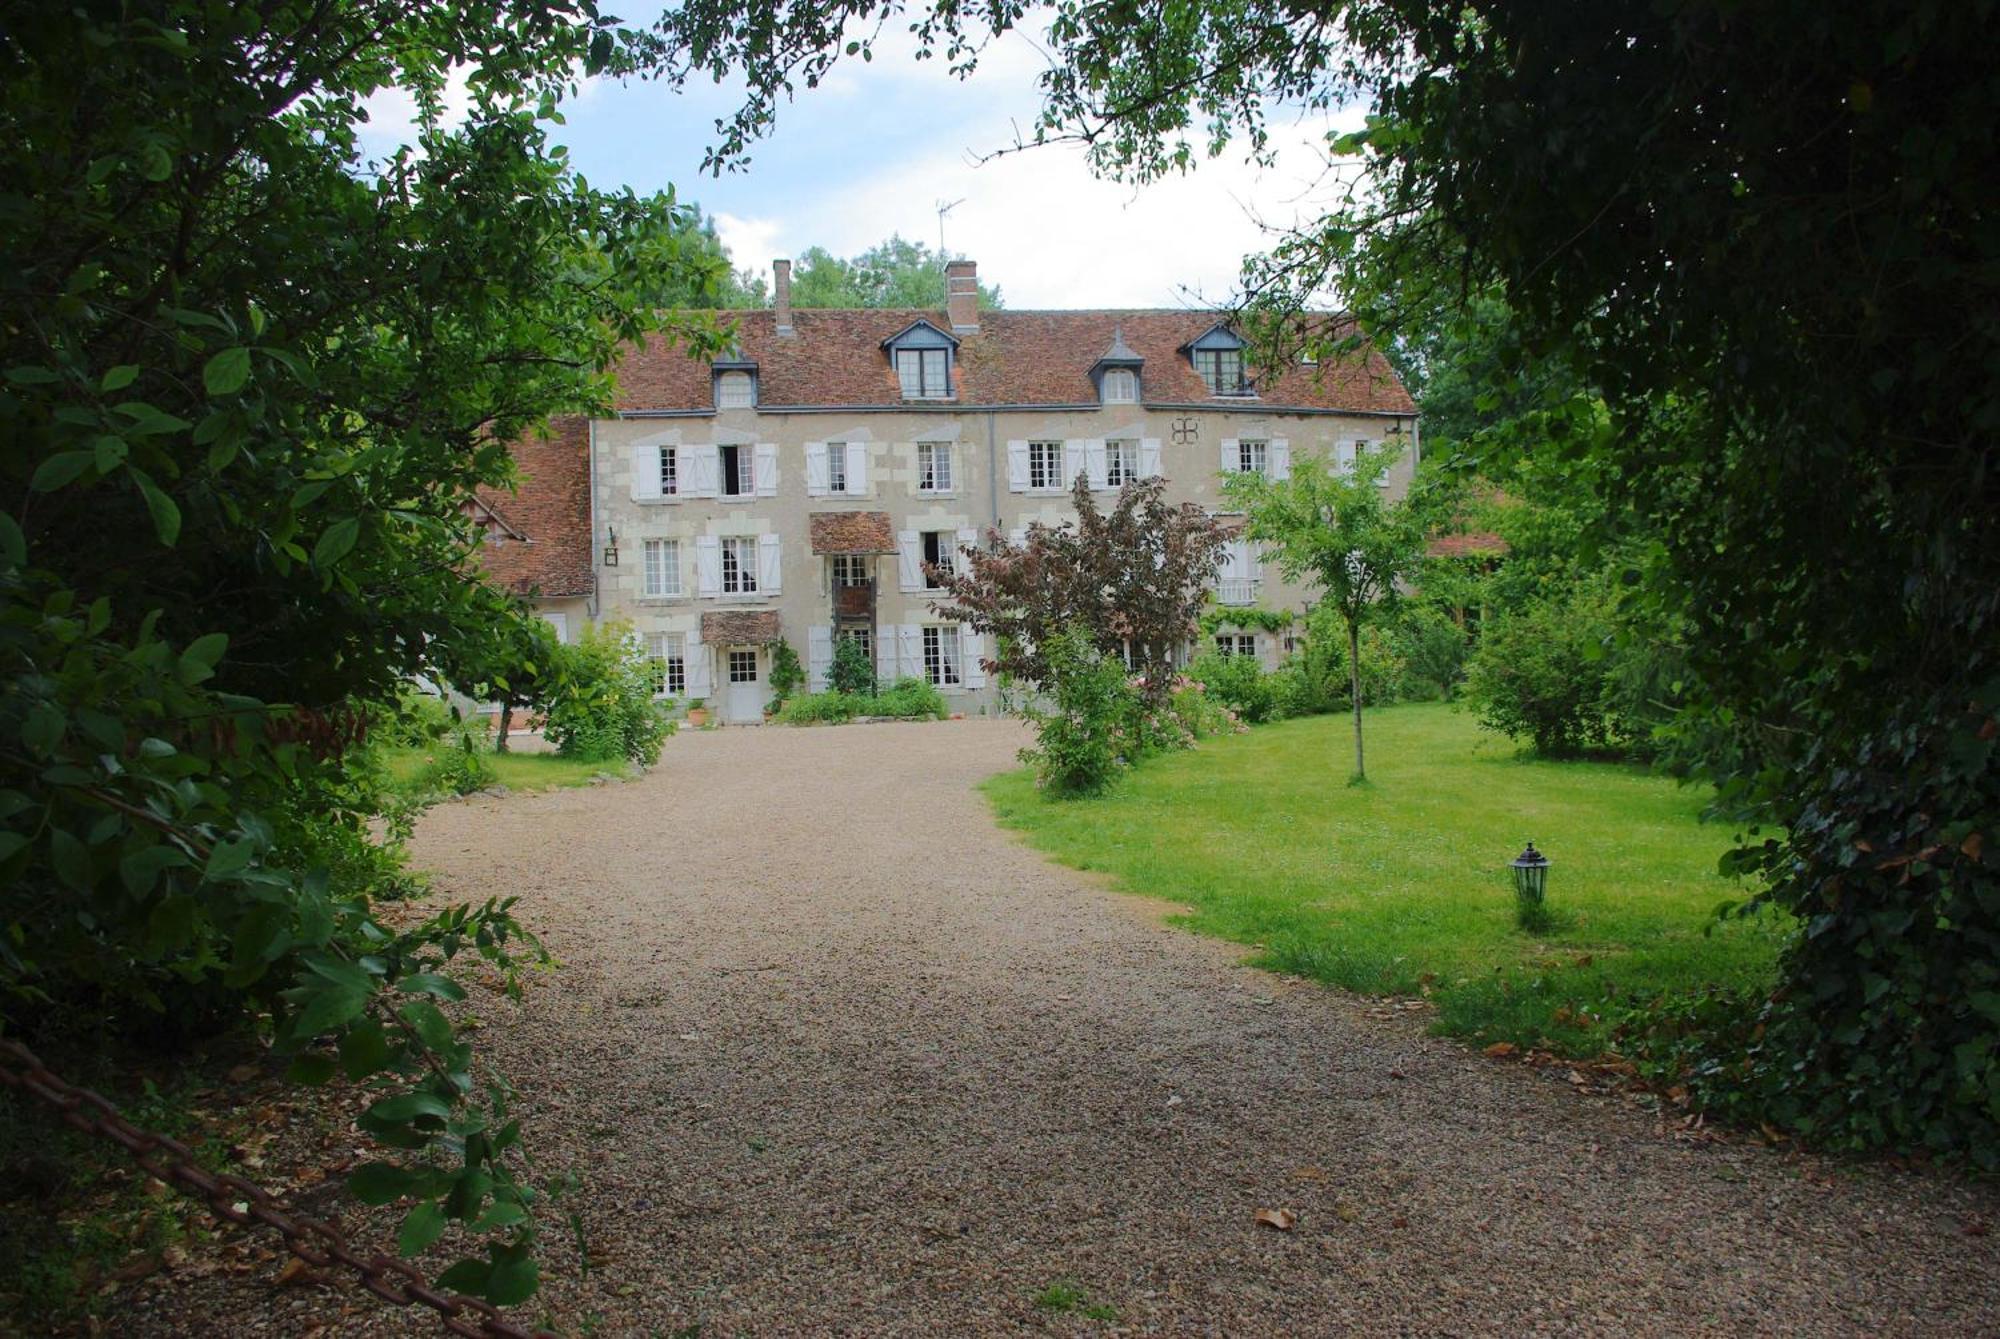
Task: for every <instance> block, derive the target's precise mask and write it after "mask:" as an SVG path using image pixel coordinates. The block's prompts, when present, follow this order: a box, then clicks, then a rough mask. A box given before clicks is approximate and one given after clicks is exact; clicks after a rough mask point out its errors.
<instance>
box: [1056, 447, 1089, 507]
mask: <svg viewBox="0 0 2000 1339" xmlns="http://www.w3.org/2000/svg"><path fill="white" fill-rule="evenodd" d="M1087 445H1088V443H1086V442H1084V441H1083V440H1082V439H1081V438H1079V439H1077V440H1076V441H1068V440H1065V441H1064V442H1063V447H1062V465H1063V473H1062V491H1063V492H1065V493H1067V492H1068V491H1069V490H1070V485H1072V484H1074V483H1075V482H1076V476H1077V475H1079V474H1088V473H1089V472H1090V459H1089V456H1090V453H1089V452H1088V451H1087V450H1085V449H1084V448H1085V447H1086V446H1087Z"/></svg>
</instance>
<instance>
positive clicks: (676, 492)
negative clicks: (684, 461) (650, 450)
mask: <svg viewBox="0 0 2000 1339" xmlns="http://www.w3.org/2000/svg"><path fill="white" fill-rule="evenodd" d="M680 491H681V468H680V452H679V451H677V450H675V449H674V448H673V447H671V446H663V447H661V448H660V496H661V497H678V496H680Z"/></svg>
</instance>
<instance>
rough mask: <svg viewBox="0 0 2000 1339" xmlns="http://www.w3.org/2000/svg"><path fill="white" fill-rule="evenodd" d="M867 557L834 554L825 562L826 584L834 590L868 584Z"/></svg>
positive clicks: (851, 554) (854, 554) (852, 554)
mask: <svg viewBox="0 0 2000 1339" xmlns="http://www.w3.org/2000/svg"><path fill="white" fill-rule="evenodd" d="M868 562H869V559H868V557H867V555H865V554H860V553H836V554H833V555H831V556H829V557H828V558H827V560H826V569H827V582H828V584H830V585H832V586H833V587H834V588H835V589H839V588H841V587H844V586H865V585H867V584H868Z"/></svg>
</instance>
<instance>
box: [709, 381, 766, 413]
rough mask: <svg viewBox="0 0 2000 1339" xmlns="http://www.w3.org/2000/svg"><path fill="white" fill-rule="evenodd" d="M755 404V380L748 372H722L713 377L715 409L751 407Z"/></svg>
mask: <svg viewBox="0 0 2000 1339" xmlns="http://www.w3.org/2000/svg"><path fill="white" fill-rule="evenodd" d="M756 404H757V382H756V380H755V378H753V377H752V376H751V375H750V374H749V373H748V372H724V373H722V374H720V375H719V376H717V377H716V379H715V407H716V408H717V409H753V408H755V407H756Z"/></svg>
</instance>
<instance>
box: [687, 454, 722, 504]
mask: <svg viewBox="0 0 2000 1339" xmlns="http://www.w3.org/2000/svg"><path fill="white" fill-rule="evenodd" d="M681 456H682V464H683V465H684V466H685V468H686V470H687V476H688V477H687V483H686V484H685V485H683V487H684V488H685V490H686V492H687V494H688V496H690V497H718V496H720V495H721V493H722V451H721V449H720V448H718V447H713V446H684V447H682V448H681Z"/></svg>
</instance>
